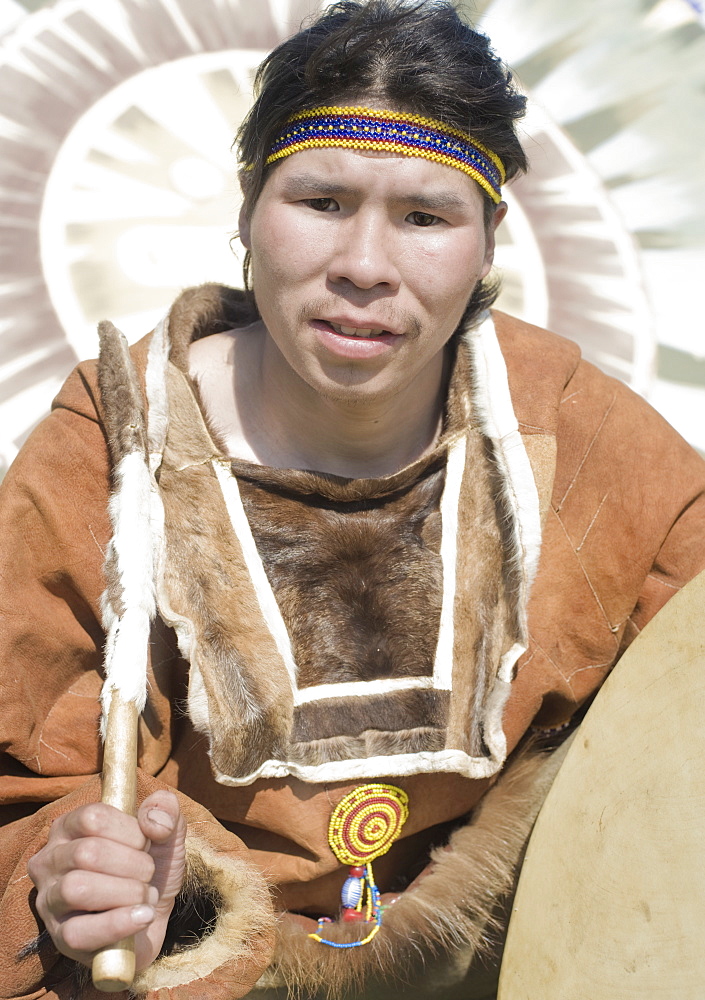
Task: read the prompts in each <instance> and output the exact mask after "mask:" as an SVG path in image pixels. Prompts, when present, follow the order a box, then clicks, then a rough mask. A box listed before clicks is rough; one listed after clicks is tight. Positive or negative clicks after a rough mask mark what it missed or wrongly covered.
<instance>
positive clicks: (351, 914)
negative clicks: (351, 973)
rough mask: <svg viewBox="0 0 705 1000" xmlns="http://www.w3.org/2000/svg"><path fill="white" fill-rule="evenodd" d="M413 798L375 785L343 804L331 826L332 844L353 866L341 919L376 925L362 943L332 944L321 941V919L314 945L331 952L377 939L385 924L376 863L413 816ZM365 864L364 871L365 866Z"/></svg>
mask: <svg viewBox="0 0 705 1000" xmlns="http://www.w3.org/2000/svg"><path fill="white" fill-rule="evenodd" d="M408 803H409V797H408V795H407V794H406V792H404V791H402V789H401V788H396V787H395V786H394V785H384V784H382V783H381V782H375V783H374V784H370V785H360V787H359V788H355V789H353V791H352V792H348V794H347V795H346V796H345V797H344V798H342V799H341V800H340V802H339V803H338V805H337V806H336V807H335V809H334V810H333V814H332V816H331V818H330V824H329V826H328V842H329V844H330V846H331V850H332V851H333V853H334V854H335V856H336V858H337V859H338V861H340V862H341V863H342V864H344V865H350V866H351V867H350V873H349V875H348V878H347V879H346V880H345V884H344V886H343V890H342V893H341V896H342V919H343V921H345V922H346V923H347V922H351V921H357V920H360V921H363V920H364V921H370V922H373V923H374V927H373V928H372V930H371V931H370V933H369V934H368V935H367V937H365V938H363V939H362V940H361V941H349V942H338V941H328V940H326V939H325V938H323V937H321V931H322V929H323V924H325V923H330V921H329V920H327V919H326V918H325V917H322V918H321V919H320V920H319V921H318V933H316V934H310V935H309V937H312V938H313V939H314V940H315V941H319V942H320V943H321V944H327V945H330V946H331V947H332V948H359V947H360V946H361V945H363V944H367V942H368V941H371V940H372V938H373V937H374V936H375V934H376V933H377V931H378V930H379V928H380V925H381V923H382V909H381V906H380V902H379V889H378V888H377V886H376V885H375V881H374V876H373V874H372V862H373V861H374V859H375V858H379V857H381V856H382V855H383V854H386V853H387V851H388V850H389V848H390V847H391V845H392V844H393V843H394V841H395V840H396V839H397V837H398V836H399V834H400V833H401V830H402V827H403V826H404V823H405V822H406V820H407V817H408V815H409V809H408ZM363 866H364V867H363Z"/></svg>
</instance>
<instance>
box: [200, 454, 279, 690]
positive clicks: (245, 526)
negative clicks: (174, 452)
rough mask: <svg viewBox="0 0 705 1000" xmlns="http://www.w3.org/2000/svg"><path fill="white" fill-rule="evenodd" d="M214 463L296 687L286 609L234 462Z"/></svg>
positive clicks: (261, 603)
mask: <svg viewBox="0 0 705 1000" xmlns="http://www.w3.org/2000/svg"><path fill="white" fill-rule="evenodd" d="M211 464H212V466H213V469H214V470H215V474H216V476H217V477H218V483H219V484H220V489H221V490H222V493H223V499H224V501H225V506H226V508H227V511H228V516H229V517H230V523H231V525H232V527H233V531H234V532H235V535H236V536H237V539H238V541H239V542H240V548H241V549H242V555H243V558H244V560H245V565H246V566H247V569H248V572H249V574H250V577H251V579H252V583H253V585H254V588H255V595H256V597H257V601H258V603H259V606H260V610H261V612H262V615H263V617H264V621H265V624H266V626H267V628H268V629H269V631H270V632H271V634H272V637H273V638H274V641H275V643H276V646H277V650H278V652H279V655H280V656H281V658H282V660H283V661H284V665H285V666H286V669H287V673H288V674H289V680H290V682H291V687H292V690H293V691H296V689H297V682H296V663H295V662H294V654H293V653H292V650H291V640H290V639H289V633H288V632H287V628H286V625H285V624H284V619H283V618H282V613H281V611H280V610H279V605H278V604H277V599H276V597H275V596H274V591H273V590H272V586H271V584H270V582H269V579H268V578H267V573H266V571H265V568H264V564H263V563H262V558H261V556H260V554H259V552H258V551H257V544H256V543H255V540H254V538H253V536H252V529H251V528H250V522H249V521H248V520H247V515H246V514H245V508H244V507H243V506H242V498H241V496H240V490H239V488H238V485H237V480H236V478H235V476H234V475H233V473H232V469H231V468H230V462H228V461H227V459H213V461H212V463H211Z"/></svg>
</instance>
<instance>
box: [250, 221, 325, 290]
mask: <svg viewBox="0 0 705 1000" xmlns="http://www.w3.org/2000/svg"><path fill="white" fill-rule="evenodd" d="M253 223H256V224H253V227H252V262H253V273H254V276H255V277H257V273H258V272H259V281H260V284H262V283H264V282H266V283H267V284H268V285H270V286H272V290H273V292H274V293H275V294H276V291H277V289H281V288H282V286H283V285H295V284H298V283H299V282H301V281H304V280H306V278H308V277H310V276H312V275H315V274H318V273H319V272H320V271H321V269H323V268H324V267H325V263H326V259H327V256H326V255H327V248H326V240H325V234H324V233H312V232H311V226H310V224H309V225H306V223H305V221H302V219H301V217H300V216H299V215H298V214H294V213H292V215H290V216H288V215H286V214H282V213H271V214H266V213H263V214H262V216H261V217H259V218H257V219H256V220H253Z"/></svg>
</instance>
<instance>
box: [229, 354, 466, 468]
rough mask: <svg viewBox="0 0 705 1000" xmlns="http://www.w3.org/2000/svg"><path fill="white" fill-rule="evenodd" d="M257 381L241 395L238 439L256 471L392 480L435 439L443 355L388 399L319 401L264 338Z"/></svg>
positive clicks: (443, 379)
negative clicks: (244, 414) (244, 408)
mask: <svg viewBox="0 0 705 1000" xmlns="http://www.w3.org/2000/svg"><path fill="white" fill-rule="evenodd" d="M261 348H262V350H261V363H260V365H259V366H258V368H259V370H258V375H257V376H256V377H255V378H254V379H252V380H251V381H250V383H249V386H248V387H247V390H246V391H247V392H248V395H249V396H250V399H251V400H252V402H253V404H254V405H252V407H248V412H249V413H250V414H252V418H251V419H249V420H248V421H247V425H243V432H244V435H245V437H246V438H247V440H248V443H249V445H250V447H251V449H252V452H253V454H254V455H255V457H256V458H257V460H258V461H260V462H261V463H262V464H263V465H270V466H276V467H280V468H286V467H288V468H301V469H315V470H317V471H319V472H327V473H330V474H333V475H338V476H345V477H348V478H354V479H358V478H376V477H379V476H388V475H393V474H394V473H395V472H398V471H399V470H400V469H402V468H404V467H405V466H406V465H409V464H410V463H411V462H414V461H415V460H416V459H418V458H421V457H422V456H423V455H424V454H425V453H426V452H427V451H429V450H430V449H431V448H432V447H433V445H434V443H435V441H436V438H437V436H438V433H439V431H440V427H441V421H442V416H443V404H444V400H445V389H446V381H447V378H446V376H447V367H448V365H447V362H446V358H445V355H444V354H443V353H441V354H439V356H438V358H437V360H436V361H435V362H434V363H433V364H431V365H429V366H427V368H426V369H424V371H423V372H422V373H421V374H420V376H418V377H417V378H416V379H415V380H414V381H413V382H411V383H410V384H409V385H407V386H405V387H404V388H403V389H402V390H400V391H398V392H396V393H395V394H394V395H391V396H386V397H385V396H382V397H380V396H379V395H372V396H371V397H370V398H365V396H364V394H360V395H358V396H357V397H356V398H350V394H348V395H347V396H346V395H345V394H344V393H341V394H331V395H328V396H324V395H321V394H319V393H318V392H316V391H315V390H314V389H312V388H311V386H310V385H308V383H307V382H305V381H304V380H303V379H301V378H300V377H299V376H298V375H296V374H295V373H293V372H292V370H291V368H290V367H289V366H288V365H287V364H286V362H285V361H284V359H283V358H282V356H281V354H280V352H279V350H278V348H277V347H276V345H274V344H273V342H272V341H271V338H269V337H268V336H267V335H266V334H263V337H262V341H261Z"/></svg>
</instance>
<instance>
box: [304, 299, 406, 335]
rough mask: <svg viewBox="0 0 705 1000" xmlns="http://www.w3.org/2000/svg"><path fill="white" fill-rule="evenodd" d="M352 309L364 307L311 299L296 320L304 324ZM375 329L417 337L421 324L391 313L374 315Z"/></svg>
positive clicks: (397, 313)
mask: <svg viewBox="0 0 705 1000" xmlns="http://www.w3.org/2000/svg"><path fill="white" fill-rule="evenodd" d="M351 307H352V308H354V309H364V308H365V306H354V305H353V303H351V302H347V301H345V300H343V301H340V302H335V301H331V300H330V299H313V300H312V301H311V302H305V303H304V304H303V306H302V307H301V309H300V310H299V315H298V320H299V322H305V321H306V320H307V319H311V318H312V317H322V316H330V315H331V314H333V315H335V314H336V312H340V311H341V310H344V309H345V308H348V309H350V308H351ZM375 320H376V322H375V324H374V325H375V327H381V328H382V329H384V330H387V329H389V330H401V331H403V332H404V335H405V336H408V337H411V338H412V339H413V338H414V337H418V336H419V335H420V334H421V323H420V322H419V320H418V318H417V317H416V316H415V315H414V314H413V313H410V312H397V311H395V312H392V313H389V314H387V315H385V316H384V317H382V316H380V315H379V314H375Z"/></svg>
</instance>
